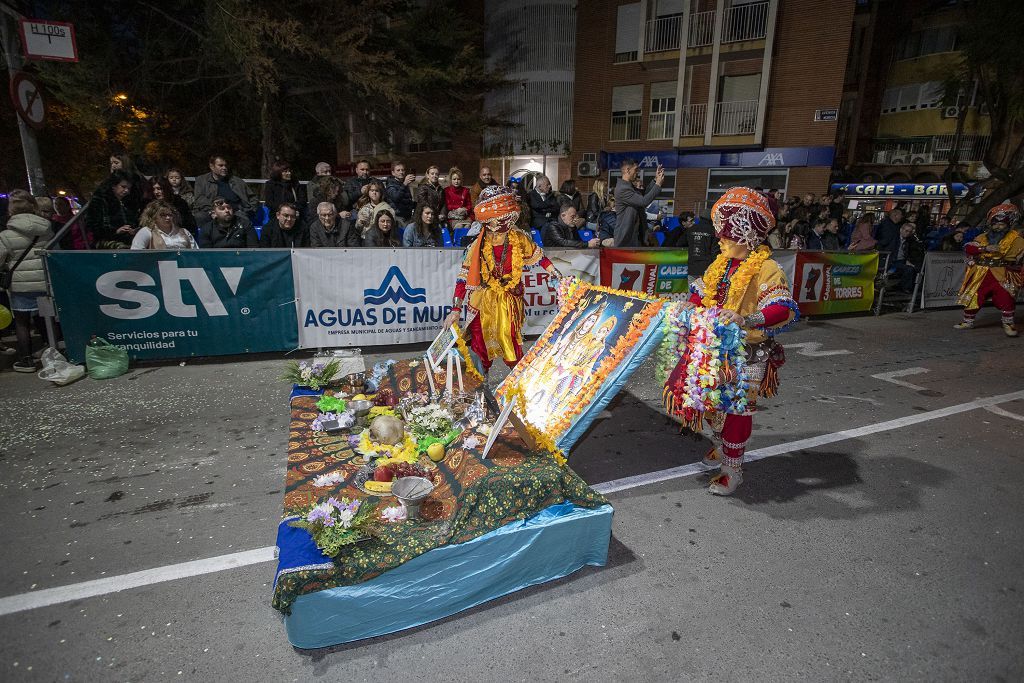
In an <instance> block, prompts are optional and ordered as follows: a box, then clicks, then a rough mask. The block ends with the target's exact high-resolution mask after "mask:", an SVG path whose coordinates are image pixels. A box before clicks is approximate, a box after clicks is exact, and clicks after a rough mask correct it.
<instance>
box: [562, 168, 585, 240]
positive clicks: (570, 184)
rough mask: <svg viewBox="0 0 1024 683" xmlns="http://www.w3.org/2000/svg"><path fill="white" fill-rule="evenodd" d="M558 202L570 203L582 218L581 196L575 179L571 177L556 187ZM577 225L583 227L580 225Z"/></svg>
mask: <svg viewBox="0 0 1024 683" xmlns="http://www.w3.org/2000/svg"><path fill="white" fill-rule="evenodd" d="M558 203H559V204H565V203H569V204H572V207H573V208H574V209H576V215H577V216H579V217H581V218H583V217H584V215H583V197H581V196H580V191H579V190H577V189H576V181H575V180H574V179H572V178H569V179H568V180H564V181H562V184H561V186H559V188H558ZM579 227H581V228H582V227H583V225H580V226H579Z"/></svg>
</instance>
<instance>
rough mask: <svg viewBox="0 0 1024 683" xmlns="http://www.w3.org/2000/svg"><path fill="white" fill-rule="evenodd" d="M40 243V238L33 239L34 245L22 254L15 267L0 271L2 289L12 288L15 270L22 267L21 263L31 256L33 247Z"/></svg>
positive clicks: (29, 246) (0, 287)
mask: <svg viewBox="0 0 1024 683" xmlns="http://www.w3.org/2000/svg"><path fill="white" fill-rule="evenodd" d="M38 241H39V236H38V235H36V236H35V237H33V238H32V243H31V244H30V245H28V249H26V250H25V251H23V252H21V256H19V257H18V260H17V261H15V262H14V265H13V266H11V267H10V268H5V269H4V270H3V271H0V289H10V288H11V284H12V283H13V281H14V270H15V269H16V268H17V267H18V266H20V265H21V262H22V261H24V260H25V257H26V256H28V255H29V252H31V251H32V247H34V246H36V242H38Z"/></svg>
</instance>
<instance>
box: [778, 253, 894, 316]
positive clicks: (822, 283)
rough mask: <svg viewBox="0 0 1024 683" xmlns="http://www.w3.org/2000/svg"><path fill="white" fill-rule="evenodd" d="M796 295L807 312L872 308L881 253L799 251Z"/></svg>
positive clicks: (794, 294)
mask: <svg viewBox="0 0 1024 683" xmlns="http://www.w3.org/2000/svg"><path fill="white" fill-rule="evenodd" d="M794 256H795V264H794V271H793V277H792V279H791V282H792V283H793V297H794V298H795V299H796V302H797V304H799V306H800V312H801V313H802V314H804V315H822V314H828V313H851V312H856V311H867V310H870V309H871V302H872V300H873V299H874V296H875V276H876V275H877V274H878V254H877V253H872V254H845V253H842V252H837V251H798V252H796V254H795V255H794Z"/></svg>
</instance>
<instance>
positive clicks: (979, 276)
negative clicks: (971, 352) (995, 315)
mask: <svg viewBox="0 0 1024 683" xmlns="http://www.w3.org/2000/svg"><path fill="white" fill-rule="evenodd" d="M1019 219H1020V212H1019V211H1018V210H1017V207H1016V206H1014V205H1013V204H1008V203H1007V204H1000V205H999V206H995V207H993V208H992V210H991V211H989V212H988V224H989V229H988V230H987V231H986V232H984V233H982V234H981V235H979V236H978V237H977V238H976V239H975V240H974V241H973V242H970V243H968V244H967V245H965V246H964V253H966V254H967V273H966V274H965V275H964V282H963V284H962V285H961V286H960V295H959V297H957V303H958V304H960V305H961V306H963V307H964V319H963V321H962V322H960V323H958V324H956V325H955V326H954V327H956V329H958V330H968V329H971V328H972V327H974V318H975V316H977V315H978V310H979V309H980V308H981V307H982V306H984V305H985V302H986V301H987V300H988V299H989V298H991V299H992V305H994V306H995V307H996V308H998V309H999V311H1000V313H1002V322H1003V331H1004V332H1005V333H1006V336H1007V337H1016V336H1017V334H1018V333H1017V327H1016V326H1015V325H1014V322H1013V313H1014V309H1015V308H1016V303H1015V302H1016V298H1017V292H1019V291H1020V288H1021V285H1024V272H1022V270H1021V260H1022V259H1024V236H1021V234H1020V232H1018V231H1017V230H1015V229H1014V228H1015V227H1016V225H1015V224H1016V223H1017V221H1018V220H1019Z"/></svg>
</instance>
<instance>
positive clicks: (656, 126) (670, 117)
mask: <svg viewBox="0 0 1024 683" xmlns="http://www.w3.org/2000/svg"><path fill="white" fill-rule="evenodd" d="M675 127H676V113H675V112H674V111H665V112H659V113H657V114H651V115H650V116H649V117H648V119H647V139H648V140H671V139H672V134H673V133H674V129H675Z"/></svg>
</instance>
